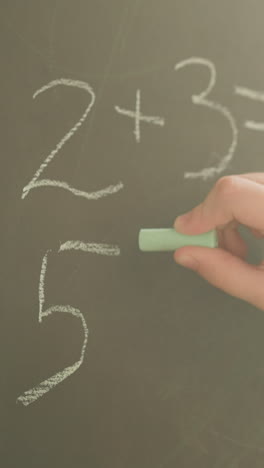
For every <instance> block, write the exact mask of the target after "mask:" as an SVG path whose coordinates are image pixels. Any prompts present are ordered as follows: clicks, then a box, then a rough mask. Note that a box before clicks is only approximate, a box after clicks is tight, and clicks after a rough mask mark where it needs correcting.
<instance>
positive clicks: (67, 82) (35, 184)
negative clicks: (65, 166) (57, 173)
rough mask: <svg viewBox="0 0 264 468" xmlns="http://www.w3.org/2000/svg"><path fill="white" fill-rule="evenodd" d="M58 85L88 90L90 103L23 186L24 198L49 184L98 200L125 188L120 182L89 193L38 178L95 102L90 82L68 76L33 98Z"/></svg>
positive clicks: (64, 184) (45, 87) (41, 90)
mask: <svg viewBox="0 0 264 468" xmlns="http://www.w3.org/2000/svg"><path fill="white" fill-rule="evenodd" d="M57 86H70V87H75V88H79V89H82V90H85V91H86V92H88V93H89V94H90V96H91V101H90V103H89V104H88V106H87V108H86V110H85V112H84V113H83V115H82V117H81V118H80V120H78V122H77V123H76V124H75V125H74V126H73V127H72V128H71V129H70V131H69V132H68V133H67V134H66V135H65V136H64V137H63V138H62V139H61V140H60V141H59V143H57V145H56V146H55V148H54V149H53V150H52V151H51V153H50V154H49V155H48V156H47V157H46V159H45V160H44V161H43V163H42V164H41V165H40V167H39V169H38V170H37V171H36V173H35V174H34V176H33V178H32V179H31V180H30V182H29V183H28V184H27V185H26V186H25V187H24V188H23V192H22V199H24V198H25V197H26V196H27V195H28V194H29V192H30V190H32V189H33V188H39V187H48V186H50V187H57V188H62V189H64V190H68V191H69V192H70V193H72V194H73V195H76V196H79V197H84V198H86V199H88V200H98V199H99V198H101V197H102V196H108V195H112V194H113V193H116V192H118V191H119V190H121V189H122V188H123V184H122V183H121V182H119V183H118V184H117V185H110V186H109V187H106V188H104V189H101V190H98V191H95V192H90V193H89V192H85V191H82V190H78V189H76V188H74V187H71V186H70V185H68V184H67V183H66V182H62V181H59V180H50V179H43V180H38V179H39V177H40V176H41V174H42V172H43V171H44V170H45V169H46V168H47V166H48V165H49V164H50V163H51V161H52V160H53V159H54V157H55V156H56V155H57V154H58V153H59V151H60V150H61V149H62V147H63V146H64V145H65V143H67V141H68V140H70V138H72V137H73V135H74V134H75V133H76V132H77V130H78V129H79V128H80V127H81V125H82V124H83V123H84V121H85V120H86V118H87V116H88V114H89V112H90V111H91V109H92V107H93V105H94V102H95V93H94V91H93V89H92V88H91V86H90V85H89V84H88V83H86V82H84V81H78V80H71V79H66V78H61V79H58V80H53V81H51V82H50V83H48V84H47V85H45V86H42V88H40V89H38V90H37V91H36V92H35V93H34V95H33V99H35V98H36V97H37V96H39V95H40V94H42V93H44V92H45V91H47V90H49V89H51V88H54V87H57Z"/></svg>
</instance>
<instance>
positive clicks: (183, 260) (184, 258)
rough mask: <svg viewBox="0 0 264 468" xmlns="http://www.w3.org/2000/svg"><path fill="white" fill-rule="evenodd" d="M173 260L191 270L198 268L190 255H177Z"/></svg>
mask: <svg viewBox="0 0 264 468" xmlns="http://www.w3.org/2000/svg"><path fill="white" fill-rule="evenodd" d="M175 260H176V262H177V263H178V264H179V265H182V266H184V267H186V268H190V269H191V270H197V269H198V261H197V260H196V259H195V258H194V257H191V256H190V255H181V256H179V257H175Z"/></svg>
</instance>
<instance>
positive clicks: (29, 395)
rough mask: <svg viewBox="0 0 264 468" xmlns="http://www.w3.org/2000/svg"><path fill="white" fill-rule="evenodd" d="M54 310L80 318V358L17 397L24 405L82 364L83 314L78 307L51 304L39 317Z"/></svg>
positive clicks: (85, 326)
mask: <svg viewBox="0 0 264 468" xmlns="http://www.w3.org/2000/svg"><path fill="white" fill-rule="evenodd" d="M55 312H63V313H67V314H71V315H73V316H74V317H77V318H79V319H80V320H81V322H82V327H83V331H84V340H83V345H82V350H81V356H80V359H79V360H78V361H76V362H75V363H74V364H73V365H71V366H68V367H65V368H64V369H63V370H62V371H60V372H57V373H56V374H54V375H53V376H52V377H49V378H48V379H46V380H44V381H43V382H41V383H40V384H39V385H37V386H36V387H33V388H31V389H30V390H27V391H26V392H24V393H23V394H22V395H21V396H20V397H18V399H17V401H18V402H20V403H22V404H23V405H24V406H28V405H30V404H31V403H33V402H34V401H36V400H38V398H41V397H42V396H43V395H44V394H45V393H47V392H49V391H50V390H52V389H53V388H54V387H56V385H58V384H59V383H61V382H63V380H65V379H67V378H68V377H69V376H70V375H72V374H73V373H74V372H76V371H77V369H79V367H80V366H81V365H82V363H83V360H84V353H85V350H86V346H87V342H88V328H87V325H86V322H85V319H84V316H83V314H82V313H81V312H80V311H79V310H78V309H74V308H73V307H71V306H69V305H65V306H52V307H50V308H49V309H47V310H46V311H45V312H43V313H42V315H41V318H43V317H48V316H49V315H51V314H53V313H55Z"/></svg>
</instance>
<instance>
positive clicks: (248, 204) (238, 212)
mask: <svg viewBox="0 0 264 468" xmlns="http://www.w3.org/2000/svg"><path fill="white" fill-rule="evenodd" d="M262 180H263V179H262ZM234 221H236V222H238V223H240V224H244V225H246V226H248V227H250V228H254V229H259V230H263V229H264V185H263V183H258V182H255V181H254V180H252V179H251V178H248V177H242V176H236V175H235V176H225V177H222V178H221V179H219V180H218V181H217V182H216V184H215V185H214V187H213V188H212V190H211V192H209V194H208V195H207V197H206V199H205V200H204V201H203V202H202V203H200V204H199V205H198V206H196V207H195V208H193V209H192V210H191V211H189V212H188V213H186V214H185V215H183V216H180V217H178V218H176V221H175V224H174V226H175V229H176V230H177V231H180V232H182V233H184V234H189V235H192V234H201V233H203V232H206V231H210V230H212V229H215V228H222V227H224V226H226V225H227V224H229V223H231V222H234Z"/></svg>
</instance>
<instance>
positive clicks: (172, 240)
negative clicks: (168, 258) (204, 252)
mask: <svg viewBox="0 0 264 468" xmlns="http://www.w3.org/2000/svg"><path fill="white" fill-rule="evenodd" d="M138 242H139V248H140V250H142V251H143V252H166V251H167V252H169V251H172V250H176V249H179V248H180V247H184V246H186V245H197V246H200V247H210V248H214V247H217V246H218V239H217V233H216V230H213V231H209V232H206V233H205V234H199V235H196V236H187V235H185V234H180V233H179V232H176V231H175V229H173V228H172V229H141V230H140V232H139V238H138Z"/></svg>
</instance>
